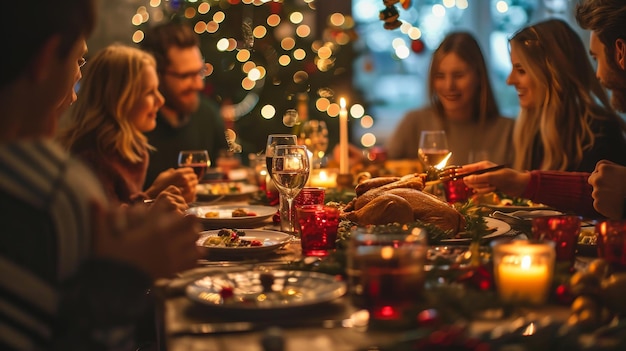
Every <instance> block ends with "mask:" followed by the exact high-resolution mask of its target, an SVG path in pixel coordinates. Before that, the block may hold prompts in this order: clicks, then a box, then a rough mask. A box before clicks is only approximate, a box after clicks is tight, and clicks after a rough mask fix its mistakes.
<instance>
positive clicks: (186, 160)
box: [178, 150, 211, 181]
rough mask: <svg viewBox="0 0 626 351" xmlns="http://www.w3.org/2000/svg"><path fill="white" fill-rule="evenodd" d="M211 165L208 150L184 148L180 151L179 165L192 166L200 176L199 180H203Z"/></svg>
mask: <svg viewBox="0 0 626 351" xmlns="http://www.w3.org/2000/svg"><path fill="white" fill-rule="evenodd" d="M210 165H211V159H209V152H208V151H206V150H183V151H181V152H179V153H178V167H191V168H193V171H194V172H195V173H196V176H198V181H200V180H202V178H203V177H204V175H205V174H206V170H207V168H208V167H209V166H210Z"/></svg>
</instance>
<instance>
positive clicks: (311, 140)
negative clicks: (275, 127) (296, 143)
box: [300, 119, 328, 168]
mask: <svg viewBox="0 0 626 351" xmlns="http://www.w3.org/2000/svg"><path fill="white" fill-rule="evenodd" d="M300 139H301V140H302V142H303V143H304V145H306V147H307V148H308V149H309V151H311V154H312V155H313V157H312V160H311V168H321V167H322V166H323V161H324V155H325V154H326V149H328V128H327V127H326V122H324V121H319V120H315V119H311V120H308V121H306V122H305V123H304V124H303V125H302V129H301V130H300Z"/></svg>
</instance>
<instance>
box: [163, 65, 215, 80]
mask: <svg viewBox="0 0 626 351" xmlns="http://www.w3.org/2000/svg"><path fill="white" fill-rule="evenodd" d="M165 74H167V75H170V76H172V77H174V78H176V79H180V80H189V79H194V78H196V77H200V79H204V78H206V76H208V75H209V69H208V67H207V65H206V64H203V65H202V68H201V69H200V70H199V71H196V72H187V73H180V72H174V71H165Z"/></svg>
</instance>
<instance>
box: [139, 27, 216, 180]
mask: <svg viewBox="0 0 626 351" xmlns="http://www.w3.org/2000/svg"><path fill="white" fill-rule="evenodd" d="M199 44H200V40H199V37H198V35H197V34H196V33H195V32H194V31H193V30H192V29H191V28H190V27H188V26H186V25H184V24H182V23H176V22H169V23H165V24H161V25H157V26H155V27H152V28H151V29H149V30H148V31H147V32H146V35H145V39H144V40H143V41H142V42H141V48H142V49H144V50H146V51H149V52H151V53H152V54H153V55H154V56H155V58H156V60H157V70H158V72H159V90H160V91H161V94H163V96H164V97H165V105H164V106H163V107H161V109H160V110H159V113H158V115H157V126H156V128H155V129H154V130H153V131H151V132H149V133H146V136H147V137H148V142H149V143H150V144H151V145H152V146H154V147H155V148H156V151H154V152H152V153H151V155H150V163H149V166H148V174H147V177H146V184H151V183H152V181H153V180H154V179H155V177H156V176H157V175H158V174H159V173H160V172H163V171H165V170H168V169H175V168H176V167H178V160H177V158H178V152H179V151H181V150H207V151H208V152H209V157H210V159H211V164H212V165H215V164H216V160H217V157H218V156H219V153H220V151H221V150H226V149H228V145H227V143H226V138H225V137H224V121H223V119H222V117H221V115H220V112H219V109H218V107H217V106H216V104H215V103H214V102H213V101H211V100H210V99H209V98H208V97H207V96H205V95H204V94H203V90H204V87H205V82H204V78H205V77H206V75H207V73H208V72H207V65H206V64H205V62H204V59H203V57H202V53H201V51H200V47H199Z"/></svg>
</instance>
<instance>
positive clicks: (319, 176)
mask: <svg viewBox="0 0 626 351" xmlns="http://www.w3.org/2000/svg"><path fill="white" fill-rule="evenodd" d="M309 179H310V182H309V184H310V186H316V187H320V188H334V187H336V186H337V170H336V169H324V168H322V169H314V170H312V171H311V177H310V178H309Z"/></svg>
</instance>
